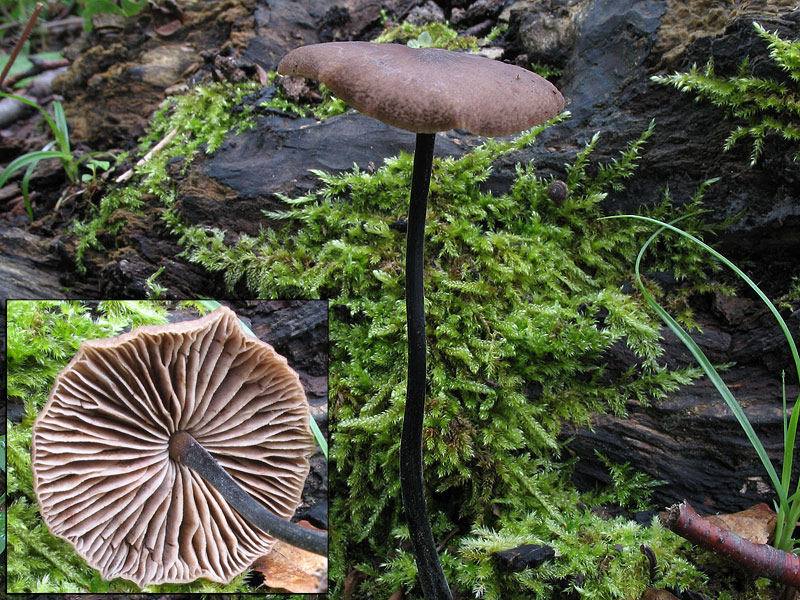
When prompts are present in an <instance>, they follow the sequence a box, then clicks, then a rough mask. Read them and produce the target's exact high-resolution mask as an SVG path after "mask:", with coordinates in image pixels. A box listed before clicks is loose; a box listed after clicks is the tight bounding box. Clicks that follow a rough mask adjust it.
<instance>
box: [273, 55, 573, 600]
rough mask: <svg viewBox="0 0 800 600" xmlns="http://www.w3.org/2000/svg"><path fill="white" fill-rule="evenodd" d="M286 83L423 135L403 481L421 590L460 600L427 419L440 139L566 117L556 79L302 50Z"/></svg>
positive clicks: (284, 64) (485, 66) (288, 62)
mask: <svg viewBox="0 0 800 600" xmlns="http://www.w3.org/2000/svg"><path fill="white" fill-rule="evenodd" d="M278 73H279V74H281V75H296V76H301V77H310V78H313V79H317V80H319V81H321V82H322V83H324V84H325V85H326V86H327V87H328V88H329V89H330V90H331V91H332V92H333V93H334V94H335V95H337V96H338V97H339V98H341V99H342V100H344V101H345V102H347V103H348V104H349V105H350V106H352V107H354V108H355V109H357V110H359V111H360V112H362V113H364V114H366V115H368V116H371V117H374V118H376V119H379V120H381V121H384V122H385V123H388V124H390V125H394V126H395V127H399V128H401V129H407V130H408V131H412V132H414V133H416V134H417V135H416V145H415V150H414V166H413V171H412V177H411V199H410V205H409V212H408V231H407V240H406V315H407V321H408V383H407V393H406V407H405V414H404V418H403V432H402V437H401V443H400V481H401V490H402V496H403V504H404V507H405V512H406V519H407V521H408V528H409V534H410V537H411V541H412V544H413V547H414V554H415V557H416V561H417V571H418V574H419V580H420V585H421V587H422V591H423V595H424V596H425V598H426V600H434V599H436V600H440V599H449V598H451V593H450V588H449V587H448V585H447V580H446V579H445V576H444V572H443V571H442V567H441V564H440V562H439V557H438V554H437V552H436V546H435V544H434V541H433V534H432V533H431V527H430V523H429V522H428V514H427V508H426V506H425V495H424V488H423V472H422V464H423V463H422V426H423V419H424V409H425V388H426V381H425V380H426V365H425V361H426V358H425V350H426V349H425V308H424V298H423V283H422V278H423V245H424V237H425V213H426V207H427V198H428V187H429V184H430V177H431V170H432V164H433V147H434V142H435V134H436V132H437V131H444V130H447V129H452V128H455V127H461V128H464V129H468V130H469V131H471V132H472V133H475V134H478V135H485V136H504V135H511V134H513V133H517V132H519V131H522V130H523V129H528V128H530V127H533V126H534V125H538V124H540V123H543V122H544V121H546V120H547V119H549V118H552V117H554V116H556V115H557V114H558V113H559V112H560V111H561V109H562V108H563V107H564V99H563V97H562V96H561V93H560V92H559V91H558V90H557V89H556V88H555V87H554V86H553V85H552V84H551V83H550V82H548V81H547V80H546V79H544V78H542V77H540V76H538V75H536V74H534V73H532V72H530V71H527V70H525V69H522V68H520V67H516V66H513V65H509V64H505V63H500V62H497V61H494V60H490V59H487V58H483V57H480V56H475V55H470V54H465V53H459V52H453V51H449V50H441V49H439V48H421V49H417V48H409V47H407V46H402V45H396V44H374V43H370V42H329V43H324V44H312V45H309V46H302V47H300V48H296V49H295V50H292V51H291V52H289V53H288V54H287V55H286V56H284V57H283V59H282V60H281V61H280V63H279V64H278Z"/></svg>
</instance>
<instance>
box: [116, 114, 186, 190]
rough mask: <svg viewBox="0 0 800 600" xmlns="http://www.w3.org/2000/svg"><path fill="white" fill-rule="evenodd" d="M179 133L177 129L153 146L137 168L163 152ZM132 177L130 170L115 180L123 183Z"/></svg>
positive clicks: (138, 163) (131, 170) (137, 164)
mask: <svg viewBox="0 0 800 600" xmlns="http://www.w3.org/2000/svg"><path fill="white" fill-rule="evenodd" d="M177 133H178V128H177V127H176V128H175V129H173V130H172V131H170V132H169V133H168V134H167V135H166V136H165V137H164V139H163V140H161V141H160V142H158V143H157V144H156V145H155V146H153V147H152V148H151V149H150V151H149V152H148V153H147V154H145V155H144V156H143V157H142V158H141V159H139V161H138V162H137V163H136V166H137V167H140V166H142V165H143V164H144V163H146V162H147V161H148V160H150V157H152V156H153V155H154V154H155V153H156V152H159V151H160V150H161V149H162V148H163V147H164V146H166V145H167V144H169V142H170V140H171V139H172V138H174V137H175V134H177ZM131 176H133V169H128V170H127V171H125V172H124V173H123V174H122V175H120V176H119V177H117V178H116V179H115V181H116V182H117V183H122V182H123V181H127V180H128V179H130V178H131Z"/></svg>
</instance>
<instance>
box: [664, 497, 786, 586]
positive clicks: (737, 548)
mask: <svg viewBox="0 0 800 600" xmlns="http://www.w3.org/2000/svg"><path fill="white" fill-rule="evenodd" d="M659 520H660V521H661V524H662V525H664V527H666V528H668V529H670V530H672V531H674V532H675V533H677V534H678V535H679V536H681V537H682V538H685V539H687V540H689V541H690V542H693V543H695V544H697V545H699V546H702V547H704V548H706V549H707V550H711V551H712V552H716V553H718V554H721V555H723V556H725V557H727V558H729V559H731V560H733V561H734V562H737V563H738V564H740V565H742V566H743V567H744V568H745V569H747V570H748V571H749V572H750V573H752V574H753V575H755V576H757V577H768V578H770V579H772V580H773V581H778V582H780V583H785V584H788V585H793V586H800V556H797V555H795V554H792V553H791V552H784V551H783V550H778V549H777V548H775V547H773V546H768V545H767V544H756V543H755V542H751V541H750V540H746V539H744V538H742V537H739V536H738V535H736V534H735V533H733V532H731V531H728V530H727V529H722V528H721V527H718V526H717V525H714V524H713V523H711V522H710V521H708V520H706V519H704V518H703V517H701V516H700V515H698V514H697V513H696V512H695V510H694V509H693V508H692V507H691V505H690V504H689V503H688V502H686V501H684V502H682V503H681V504H675V505H673V506H670V507H669V508H668V509H667V510H666V511H665V512H663V513H661V514H660V515H659Z"/></svg>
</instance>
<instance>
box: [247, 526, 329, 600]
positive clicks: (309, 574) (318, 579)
mask: <svg viewBox="0 0 800 600" xmlns="http://www.w3.org/2000/svg"><path fill="white" fill-rule="evenodd" d="M297 524H298V525H300V526H302V527H307V528H308V529H315V530H317V531H324V530H321V529H317V528H316V527H314V526H313V525H311V524H310V523H309V522H308V521H299V522H298V523H297ZM253 568H254V569H255V570H256V571H259V572H260V573H262V574H263V575H264V585H266V586H267V587H270V588H278V589H281V590H286V591H287V592H292V593H294V594H320V593H322V594H324V593H326V592H327V591H328V559H327V558H326V557H325V556H320V555H318V554H314V553H313V552H308V551H307V550H301V549H300V548H296V547H295V546H290V545H289V544H286V543H284V542H281V541H278V542H276V544H275V545H274V546H273V547H272V551H271V552H270V553H269V554H267V555H266V556H262V557H261V558H259V559H258V560H257V561H256V562H255V563H254V564H253Z"/></svg>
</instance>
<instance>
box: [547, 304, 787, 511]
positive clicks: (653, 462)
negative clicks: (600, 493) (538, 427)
mask: <svg viewBox="0 0 800 600" xmlns="http://www.w3.org/2000/svg"><path fill="white" fill-rule="evenodd" d="M696 317H697V318H698V320H699V322H700V324H701V327H702V332H700V333H697V332H693V333H692V335H693V337H694V339H695V340H696V341H697V342H698V344H699V345H700V346H701V348H703V350H704V352H705V353H706V355H707V356H708V357H709V359H710V360H711V362H712V363H714V364H717V365H720V364H724V363H730V362H733V363H735V364H734V365H733V366H732V367H730V368H729V369H727V370H725V371H722V375H723V379H724V380H725V381H726V383H727V384H728V386H729V387H730V389H731V391H732V392H733V394H734V396H735V397H736V398H737V400H738V401H739V402H740V404H741V405H742V407H743V408H744V410H745V413H746V414H747V415H748V417H749V419H750V421H751V423H752V425H753V428H754V429H755V431H756V433H757V434H758V436H759V438H760V439H761V441H762V443H763V445H764V447H765V449H766V451H767V453H768V455H769V457H770V459H771V460H772V462H773V465H775V468H776V469H777V470H778V472H780V465H781V464H782V460H783V416H782V404H781V371H785V372H786V382H787V389H786V392H787V401H788V404H789V406H790V407H791V406H792V404H793V401H794V400H795V399H796V398H797V395H798V388H797V384H796V382H795V379H796V375H795V369H794V366H793V364H792V362H791V357H790V354H789V350H788V345H787V344H786V340H785V338H784V337H783V335H782V333H781V331H780V329H779V328H778V325H777V324H776V323H775V321H774V320H773V319H772V317H771V316H770V315H769V314H768V313H767V311H766V309H764V308H763V306H762V305H761V304H760V303H759V302H757V301H755V300H750V299H747V298H728V297H723V296H719V295H717V296H712V295H709V296H706V297H704V298H701V299H698V302H697V306H696ZM784 318H785V319H786V320H787V323H788V325H789V328H790V330H791V331H794V332H796V331H798V330H799V329H800V311H798V310H796V306H795V311H794V312H793V313H790V312H789V311H785V312H784ZM665 344H666V352H665V355H664V357H663V360H664V362H665V363H666V364H668V365H669V366H671V367H679V366H686V365H689V364H693V363H692V362H691V361H692V359H691V357H690V355H689V354H688V352H687V351H686V350H685V349H684V348H683V346H682V345H681V343H680V342H679V341H677V339H676V338H675V337H674V336H672V334H671V333H669V332H666V333H665ZM605 359H606V365H607V368H608V369H609V370H612V369H613V370H615V371H621V370H624V369H625V368H627V367H628V366H630V365H631V364H635V363H636V358H635V357H634V356H633V355H632V353H630V352H629V351H628V350H627V349H626V348H625V347H624V344H622V343H620V344H618V345H617V346H615V348H614V349H613V351H612V352H610V353H609V354H608V356H606V357H605ZM627 410H628V416H627V417H617V416H614V415H610V414H607V415H596V416H594V417H593V418H592V422H591V428H590V427H575V426H565V428H564V431H563V436H564V437H565V438H567V437H572V438H573V439H572V441H570V443H569V444H568V449H569V450H570V452H572V453H574V454H575V455H577V456H579V457H580V461H579V462H578V464H577V465H576V469H575V480H576V482H577V483H578V484H579V485H580V487H582V488H588V489H591V488H592V487H595V486H597V485H608V484H610V483H611V478H610V475H609V473H608V469H607V468H606V467H605V466H604V465H603V464H602V463H601V462H600V460H599V459H598V458H597V456H596V455H595V451H599V452H600V453H602V454H603V455H605V456H606V457H608V458H609V459H610V460H611V461H612V462H615V463H620V464H622V463H629V464H630V465H631V466H633V467H634V468H635V469H636V470H638V471H642V472H644V473H647V474H648V475H650V476H652V477H653V478H655V479H658V480H663V481H664V482H665V484H664V485H661V486H658V487H657V488H656V489H655V491H654V494H653V501H654V503H655V504H656V505H657V506H661V507H665V506H669V505H671V504H676V503H678V502H681V501H682V500H684V499H688V500H689V501H690V502H692V503H693V504H694V505H695V506H697V507H698V509H700V510H701V511H702V512H704V513H714V512H736V511H739V510H743V509H745V508H748V507H749V506H752V505H753V504H757V503H759V502H766V503H767V504H769V505H771V504H772V500H773V498H774V492H773V491H772V485H771V483H770V480H769V478H768V477H767V474H766V471H765V470H764V467H763V466H762V465H761V463H760V461H759V459H758V457H757V455H756V453H755V451H754V450H753V448H752V447H751V445H750V443H749V441H748V440H747V438H746V437H745V435H744V433H743V431H742V429H741V427H740V426H739V424H738V422H737V421H736V419H735V417H734V416H733V414H732V413H731V411H730V410H729V409H728V407H727V405H726V404H725V402H724V401H723V400H722V398H721V397H720V395H719V394H718V392H717V391H716V389H715V388H714V386H713V385H712V384H711V383H710V382H709V381H708V380H707V379H706V378H705V377H703V378H702V379H700V380H698V381H697V382H695V384H694V385H690V386H685V387H682V388H681V389H679V390H677V391H675V392H672V393H670V394H668V396H667V397H666V398H664V399H656V400H653V401H652V404H651V405H650V406H644V405H642V404H641V403H639V402H636V401H631V402H629V403H628V404H627ZM794 460H795V464H800V462H797V461H800V451H798V450H797V449H796V451H795V458H794Z"/></svg>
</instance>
